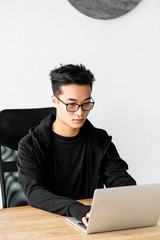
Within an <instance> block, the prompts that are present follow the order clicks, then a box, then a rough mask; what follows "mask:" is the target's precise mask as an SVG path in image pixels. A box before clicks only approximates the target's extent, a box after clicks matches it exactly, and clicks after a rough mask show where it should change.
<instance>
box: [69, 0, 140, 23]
mask: <svg viewBox="0 0 160 240" xmlns="http://www.w3.org/2000/svg"><path fill="white" fill-rule="evenodd" d="M68 1H69V2H70V3H71V4H72V5H73V6H74V7H75V8H76V9H77V10H78V11H79V12H81V13H83V14H85V15H87V16H88V17H92V18H96V19H112V18H117V17H120V16H122V15H124V14H126V13H128V12H129V11H131V10H132V9H133V8H135V7H136V6H137V4H138V3H139V2H140V1H141V0H68Z"/></svg>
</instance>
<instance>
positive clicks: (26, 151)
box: [17, 139, 90, 220]
mask: <svg viewBox="0 0 160 240" xmlns="http://www.w3.org/2000/svg"><path fill="white" fill-rule="evenodd" d="M17 166H18V173H19V182H20V184H21V187H22V190H23V192H24V194H25V196H26V198H27V201H28V203H29V204H30V205H31V206H33V207H36V208H39V209H42V210H45V211H49V212H52V213H56V214H59V215H64V216H73V217H75V218H77V219H78V220H81V219H82V217H83V216H84V215H85V214H86V213H87V212H88V211H89V209H90V206H85V205H83V204H81V203H79V202H77V201H75V200H73V199H71V198H68V197H65V196H58V195H56V194H54V193H53V192H51V191H49V190H48V188H47V184H46V181H45V176H44V170H43V166H42V165H41V161H40V156H38V154H37V152H36V151H35V149H34V148H33V147H32V146H31V145H30V144H28V142H27V141H26V140H24V139H22V140H21V141H20V143H19V147H18V164H17Z"/></svg>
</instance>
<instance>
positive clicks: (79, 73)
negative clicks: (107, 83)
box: [49, 64, 95, 95]
mask: <svg viewBox="0 0 160 240" xmlns="http://www.w3.org/2000/svg"><path fill="white" fill-rule="evenodd" d="M49 76H50V78H51V85H52V90H53V93H54V94H55V95H58V94H60V93H61V86H64V85H67V84H72V83H74V84H78V85H87V84H88V85H90V87H91V89H92V84H93V81H95V78H94V75H93V73H91V71H90V70H88V69H86V68H85V66H84V65H82V64H80V65H73V64H67V65H62V64H61V65H60V67H59V68H55V69H54V70H52V71H51V72H50V74H49Z"/></svg>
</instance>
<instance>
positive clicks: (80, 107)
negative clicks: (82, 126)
mask: <svg viewBox="0 0 160 240" xmlns="http://www.w3.org/2000/svg"><path fill="white" fill-rule="evenodd" d="M83 112H84V111H83V109H82V106H79V108H78V110H77V111H76V112H75V113H76V114H77V115H79V116H82V115H83Z"/></svg>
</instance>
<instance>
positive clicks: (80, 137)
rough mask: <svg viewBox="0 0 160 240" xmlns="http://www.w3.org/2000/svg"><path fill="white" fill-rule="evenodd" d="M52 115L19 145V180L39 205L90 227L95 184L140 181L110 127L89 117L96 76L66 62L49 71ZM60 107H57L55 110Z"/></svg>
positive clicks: (29, 198)
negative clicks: (99, 126)
mask: <svg viewBox="0 0 160 240" xmlns="http://www.w3.org/2000/svg"><path fill="white" fill-rule="evenodd" d="M50 77H51V83H52V89H53V95H52V102H53V105H54V107H55V108H53V114H51V115H49V116H48V117H47V118H46V119H44V120H43V121H42V122H41V123H40V125H39V126H37V127H35V128H32V129H30V131H29V134H28V135H27V136H25V137H24V138H23V139H22V140H21V141H20V143H19V150H18V152H19V159H18V170H19V180H20V183H21V186H22V189H23V191H24V193H25V196H26V198H27V200H28V203H29V204H30V205H32V206H34V207H37V208H40V209H43V210H46V211H49V212H53V213H57V214H60V215H67V216H73V217H76V218H77V219H79V220H82V221H83V223H84V224H85V225H87V218H88V217H89V216H90V212H89V211H90V206H84V205H83V204H81V203H79V202H77V201H76V199H84V198H92V197H93V192H94V190H95V189H96V188H102V187H103V186H104V185H105V186H106V187H117V186H126V185H134V184H136V182H135V180H134V179H133V178H132V177H131V176H130V175H129V174H128V173H127V169H128V166H127V164H126V163H125V162H124V161H123V160H122V159H121V158H120V156H119V154H118V152H117V150H116V147H115V146H114V144H113V143H112V141H111V137H110V136H108V134H107V133H106V131H104V130H102V129H97V128H95V127H94V126H93V125H92V124H91V123H90V122H89V120H87V116H88V113H89V111H90V110H92V109H93V107H94V100H93V99H92V96H91V92H92V84H93V81H94V75H93V74H92V73H91V72H90V71H89V70H87V69H86V68H85V67H84V66H83V65H71V64H69V65H63V66H61V67H59V68H57V69H54V70H52V71H51V73H50ZM55 109H56V111H54V110H55Z"/></svg>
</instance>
